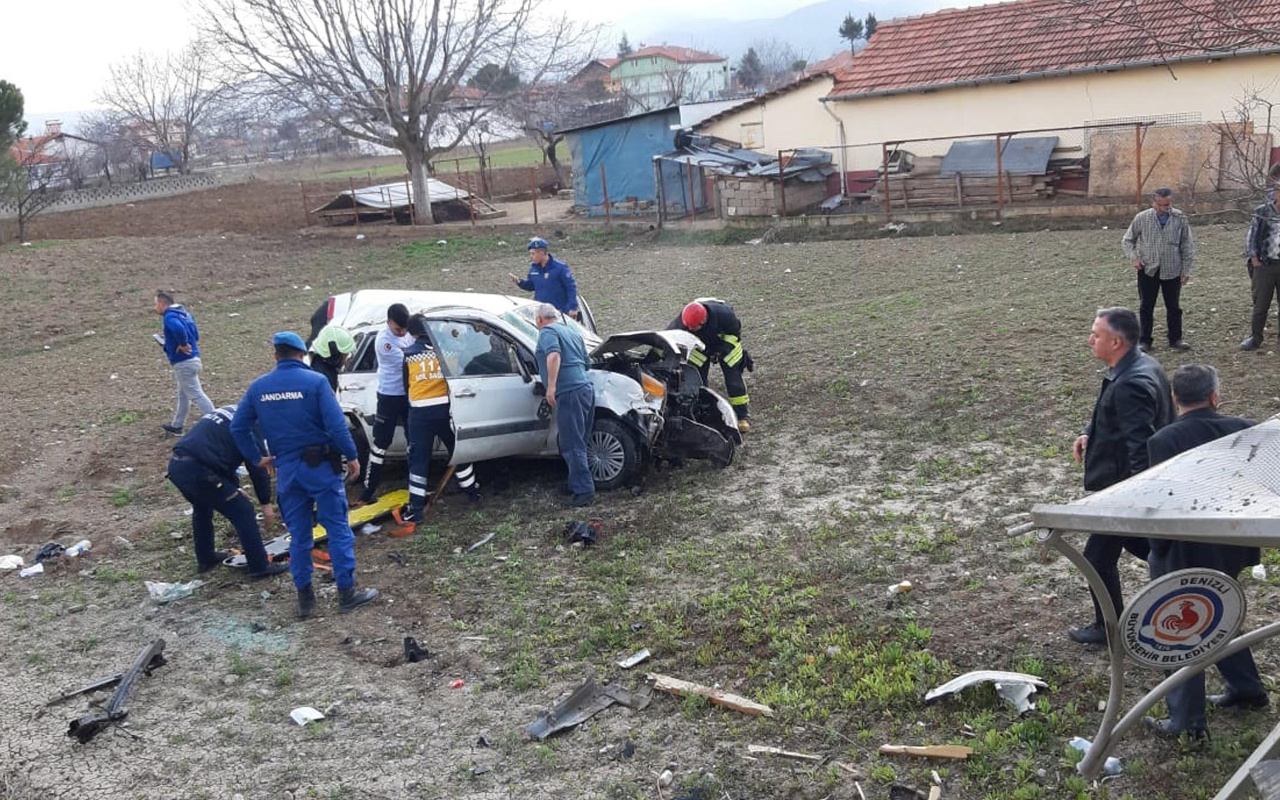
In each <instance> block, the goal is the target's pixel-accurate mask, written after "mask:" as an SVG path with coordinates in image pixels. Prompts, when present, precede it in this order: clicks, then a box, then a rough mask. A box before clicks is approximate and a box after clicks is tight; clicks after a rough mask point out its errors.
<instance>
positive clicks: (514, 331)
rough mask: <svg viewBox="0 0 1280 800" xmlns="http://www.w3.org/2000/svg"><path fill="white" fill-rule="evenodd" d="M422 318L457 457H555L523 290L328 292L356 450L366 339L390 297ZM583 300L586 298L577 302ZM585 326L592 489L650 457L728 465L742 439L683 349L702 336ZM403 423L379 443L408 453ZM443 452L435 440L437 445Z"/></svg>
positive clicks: (368, 414)
mask: <svg viewBox="0 0 1280 800" xmlns="http://www.w3.org/2000/svg"><path fill="white" fill-rule="evenodd" d="M395 302H399V303H404V304H405V305H406V306H408V308H409V310H410V311H411V312H412V313H420V314H422V315H423V316H425V317H426V319H427V331H428V335H429V336H430V338H431V341H432V345H433V346H434V347H435V349H436V352H437V353H438V354H439V355H440V356H441V362H442V368H443V369H444V372H445V378H446V379H447V381H448V385H449V398H450V410H451V417H452V419H451V421H452V425H453V430H454V434H455V436H456V440H457V443H456V446H455V448H454V453H453V459H452V461H453V463H459V464H464V463H469V462H475V461H487V460H490V459H494V458H504V457H508V456H534V457H545V458H551V457H559V447H558V442H557V437H556V427H555V425H554V424H552V423H553V420H554V411H553V409H552V408H551V406H550V404H548V403H547V401H546V398H545V397H544V394H545V392H544V390H543V387H542V384H541V381H540V379H539V377H538V369H537V364H536V361H535V360H534V355H533V353H534V349H535V348H536V346H537V328H536V326H535V324H534V315H535V310H536V308H537V305H538V304H537V303H536V302H534V301H533V300H530V299H528V298H524V297H509V296H506V295H494V294H474V293H470V292H466V293H463V292H420V291H410V292H395V291H386V290H370V291H362V292H355V293H352V294H349V295H340V296H338V298H336V299H335V301H333V302H331V303H330V308H335V309H337V310H338V311H339V312H340V314H341V316H337V315H335V318H333V320H332V321H334V322H337V323H339V324H341V325H342V326H343V327H345V328H347V330H349V331H350V332H351V334H352V335H353V337H354V338H355V339H356V349H355V352H354V353H353V354H352V357H351V358H350V359H348V361H347V364H346V366H345V367H344V369H343V372H342V373H340V374H339V377H338V402H339V405H341V406H342V409H343V413H344V414H345V415H346V416H347V419H348V421H349V422H350V424H351V428H352V433H353V435H354V436H355V439H356V444H357V446H358V447H359V449H360V451H361V456H362V460H363V458H364V457H365V454H366V453H367V452H368V442H369V441H370V439H371V438H372V428H373V421H374V416H375V412H376V408H377V359H376V356H375V354H374V348H373V343H374V339H375V338H376V336H377V333H378V331H379V330H380V329H381V328H382V326H383V325H385V318H386V309H387V306H388V305H390V304H391V303H395ZM583 306H584V310H585V304H583ZM585 319H586V320H587V327H584V326H581V325H579V324H578V323H577V322H575V321H573V320H566V322H567V324H570V325H572V326H574V327H576V328H577V329H578V330H579V332H580V333H581V334H582V336H583V339H584V341H585V342H586V344H587V349H588V350H589V351H590V352H591V357H592V361H593V369H592V370H591V371H590V375H591V378H592V381H593V382H594V384H595V395H596V415H595V425H594V427H593V428H592V431H591V433H590V435H589V436H588V440H587V458H588V463H589V464H590V467H591V472H592V477H593V478H594V480H595V484H596V487H597V488H598V489H602V490H603V489H614V488H617V487H620V486H625V485H627V484H629V483H631V482H633V481H634V480H635V479H636V477H637V476H638V475H639V474H640V472H641V470H642V469H643V468H644V467H645V465H646V464H647V463H649V462H651V461H652V460H654V459H671V460H676V459H706V460H709V461H711V462H712V463H714V464H717V465H721V466H724V465H728V464H729V463H730V462H732V460H733V456H734V452H735V450H736V448H737V446H738V445H739V444H741V442H742V438H741V434H739V433H738V429H737V420H736V417H735V415H734V413H733V409H732V407H731V406H730V405H729V403H728V401H727V400H725V399H724V398H723V397H721V396H720V395H718V394H716V393H715V392H713V391H711V390H710V389H708V388H707V387H706V386H704V385H703V383H702V380H701V376H700V375H699V374H698V370H697V369H696V368H695V367H693V366H692V365H691V364H690V363H689V361H688V357H689V354H690V353H691V352H693V351H694V350H695V349H701V348H702V343H701V342H699V341H698V338H697V337H696V336H693V335H692V334H689V333H686V332H684V331H640V332H635V333H625V334H619V335H617V336H611V337H608V338H607V339H604V340H603V341H601V339H600V337H599V336H597V335H596V334H595V333H594V323H593V321H592V320H591V318H590V314H589V312H588V313H586V314H585ZM405 452H406V448H405V442H404V438H403V434H402V432H401V431H399V430H398V431H397V432H396V438H395V440H394V441H393V442H392V444H391V446H390V447H389V448H388V450H387V457H388V458H404V457H405ZM438 455H439V456H441V457H443V456H444V455H445V454H444V452H443V450H440V451H439V452H438Z"/></svg>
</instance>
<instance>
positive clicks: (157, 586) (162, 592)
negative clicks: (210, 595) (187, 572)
mask: <svg viewBox="0 0 1280 800" xmlns="http://www.w3.org/2000/svg"><path fill="white" fill-rule="evenodd" d="M145 583H146V585H147V594H149V595H151V599H152V600H155V601H156V602H157V603H159V604H161V605H164V604H165V603H172V602H173V601H174V600H181V599H182V598H184V597H190V596H191V594H192V593H193V592H195V590H196V589H198V588H199V587H201V586H204V581H191V582H190V583H162V582H160V581H145Z"/></svg>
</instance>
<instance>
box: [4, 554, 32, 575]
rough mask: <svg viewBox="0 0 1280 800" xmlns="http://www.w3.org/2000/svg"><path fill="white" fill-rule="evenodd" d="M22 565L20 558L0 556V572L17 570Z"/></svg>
mask: <svg viewBox="0 0 1280 800" xmlns="http://www.w3.org/2000/svg"><path fill="white" fill-rule="evenodd" d="M24 563H26V562H24V561H23V560H22V556H0V571H4V572H8V571H9V570H14V569H18V568H19V567H21V566H22V565H23V564H24Z"/></svg>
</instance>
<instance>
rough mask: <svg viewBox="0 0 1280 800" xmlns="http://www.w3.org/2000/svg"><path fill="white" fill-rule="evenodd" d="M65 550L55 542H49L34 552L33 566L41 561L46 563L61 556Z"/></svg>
mask: <svg viewBox="0 0 1280 800" xmlns="http://www.w3.org/2000/svg"><path fill="white" fill-rule="evenodd" d="M66 549H67V548H65V547H63V546H62V545H60V544H58V543H57V542H49V543H47V544H45V545H43V546H42V547H41V548H40V549H39V550H37V551H36V557H35V559H34V560H33V561H32V563H33V564H39V563H40V562H42V561H48V560H50V559H53V558H58V557H59V556H61V555H62V554H63V553H64V552H65V551H66Z"/></svg>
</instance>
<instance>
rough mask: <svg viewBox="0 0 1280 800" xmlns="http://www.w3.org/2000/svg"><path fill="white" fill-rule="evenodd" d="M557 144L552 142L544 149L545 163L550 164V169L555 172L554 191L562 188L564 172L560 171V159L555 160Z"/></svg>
mask: <svg viewBox="0 0 1280 800" xmlns="http://www.w3.org/2000/svg"><path fill="white" fill-rule="evenodd" d="M557 144H559V142H557V141H555V140H552V141H551V143H550V144H548V145H547V146H546V148H545V152H546V154H547V161H548V162H550V163H551V168H552V169H553V170H555V172H556V191H560V190H561V189H563V188H564V172H563V171H562V170H561V169H560V159H558V158H556V145H557Z"/></svg>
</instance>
